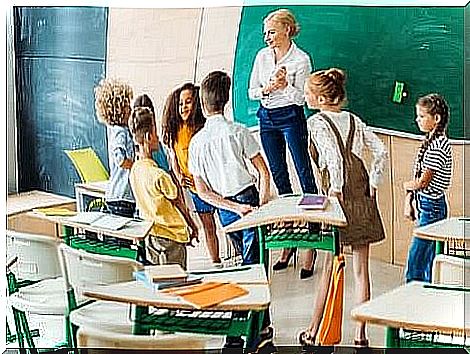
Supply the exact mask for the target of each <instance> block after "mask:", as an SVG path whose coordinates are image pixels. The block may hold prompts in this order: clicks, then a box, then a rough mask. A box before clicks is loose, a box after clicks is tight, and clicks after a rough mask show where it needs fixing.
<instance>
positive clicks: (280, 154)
mask: <svg viewBox="0 0 470 354" xmlns="http://www.w3.org/2000/svg"><path fill="white" fill-rule="evenodd" d="M257 116H258V118H259V124H260V136H261V144H262V145H263V149H264V152H265V154H266V158H267V159H268V164H269V169H270V170H271V173H272V175H273V179H274V183H275V184H276V188H277V191H278V193H279V195H283V194H290V193H292V186H291V183H290V179H289V172H288V170H287V159H286V143H287V146H288V147H289V151H290V153H291V156H292V160H293V161H294V166H295V170H296V171H297V176H298V177H299V180H300V185H301V187H302V191H303V192H304V193H317V191H318V190H317V186H316V185H315V179H314V177H313V171H312V165H311V162H310V156H309V154H308V132H307V122H306V120H305V114H304V110H303V107H302V106H298V105H295V104H294V105H290V106H286V107H279V108H271V109H267V108H264V107H263V106H260V108H259V109H258V112H257Z"/></svg>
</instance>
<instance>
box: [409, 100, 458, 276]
mask: <svg viewBox="0 0 470 354" xmlns="http://www.w3.org/2000/svg"><path fill="white" fill-rule="evenodd" d="M416 123H417V124H418V127H419V130H421V131H422V132H423V133H425V134H426V138H425V139H424V141H423V143H422V144H421V147H420V148H419V151H418V154H417V156H416V160H415V164H414V178H413V179H412V180H411V181H408V182H405V183H404V187H405V190H406V193H407V198H408V199H409V200H411V199H414V200H415V201H416V209H417V210H416V211H417V215H416V216H417V220H416V226H424V225H428V224H431V223H433V222H436V221H439V220H442V219H445V218H446V217H447V202H446V197H445V191H446V190H447V189H448V188H449V186H450V182H451V177H452V147H451V145H450V143H449V139H447V136H446V128H447V124H448V123H449V107H448V105H447V103H446V101H445V100H444V98H443V97H441V96H440V95H438V94H435V93H432V94H429V95H426V96H424V97H421V98H419V99H418V102H417V104H416ZM405 216H406V217H407V218H409V219H411V220H414V219H415V213H414V210H413V208H411V207H409V208H407V209H406V210H405ZM435 250H436V242H435V241H432V240H424V239H421V238H419V237H413V239H412V241H411V245H410V249H409V251H408V262H407V270H406V276H405V277H406V281H407V282H409V281H412V280H418V281H424V282H428V283H429V282H431V271H432V263H433V260H434V256H435Z"/></svg>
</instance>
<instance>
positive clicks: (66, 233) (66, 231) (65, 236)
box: [62, 225, 74, 246]
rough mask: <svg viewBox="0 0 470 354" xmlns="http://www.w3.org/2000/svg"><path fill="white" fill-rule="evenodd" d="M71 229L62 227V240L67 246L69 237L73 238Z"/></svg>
mask: <svg viewBox="0 0 470 354" xmlns="http://www.w3.org/2000/svg"><path fill="white" fill-rule="evenodd" d="M73 233H74V232H73V227H70V226H65V225H62V238H63V239H64V242H65V244H66V245H67V246H70V244H71V240H70V238H71V236H73Z"/></svg>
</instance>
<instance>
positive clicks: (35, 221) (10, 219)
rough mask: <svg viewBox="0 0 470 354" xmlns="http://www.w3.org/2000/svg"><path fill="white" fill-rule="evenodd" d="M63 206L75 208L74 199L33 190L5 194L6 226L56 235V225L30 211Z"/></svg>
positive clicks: (16, 229)
mask: <svg viewBox="0 0 470 354" xmlns="http://www.w3.org/2000/svg"><path fill="white" fill-rule="evenodd" d="M49 207H54V208H55V207H57V208H65V209H70V210H75V202H74V199H72V198H69V197H64V196H61V195H57V194H53V193H49V192H43V191H38V190H33V191H30V192H23V193H19V194H9V195H8V196H7V228H8V229H10V230H15V231H19V232H28V233H35V234H41V235H48V236H51V237H58V236H59V233H58V227H57V224H56V223H55V222H50V221H48V220H44V219H42V218H38V217H36V214H33V213H31V211H32V210H33V209H36V208H49Z"/></svg>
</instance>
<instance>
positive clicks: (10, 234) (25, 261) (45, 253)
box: [6, 230, 62, 281]
mask: <svg viewBox="0 0 470 354" xmlns="http://www.w3.org/2000/svg"><path fill="white" fill-rule="evenodd" d="M6 234H7V259H12V258H14V257H18V260H17V262H16V263H15V264H13V265H12V266H11V271H12V272H13V273H14V274H15V276H16V277H17V278H18V279H24V280H31V281H38V280H43V279H48V278H56V277H58V276H60V275H61V274H62V272H61V268H60V261H59V254H58V249H57V247H58V245H59V244H60V240H58V239H56V238H53V237H50V236H44V235H35V234H29V233H25V232H18V231H12V230H6Z"/></svg>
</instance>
